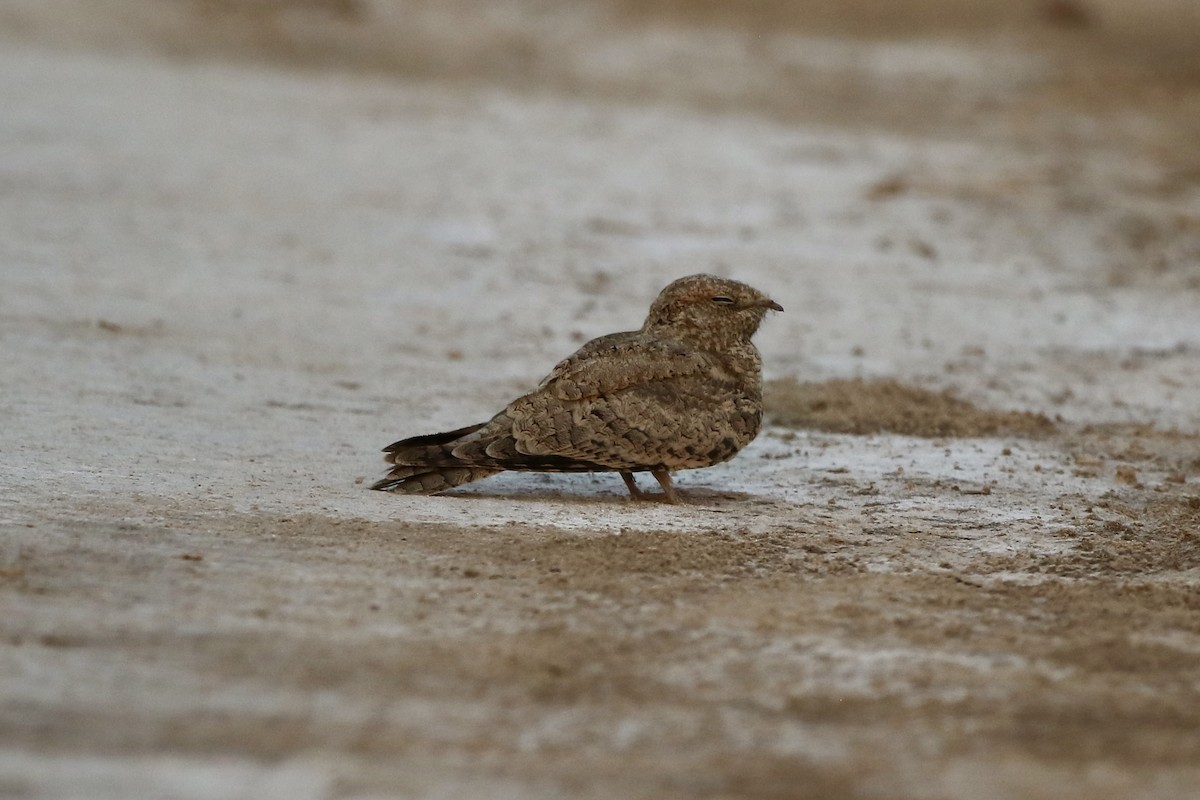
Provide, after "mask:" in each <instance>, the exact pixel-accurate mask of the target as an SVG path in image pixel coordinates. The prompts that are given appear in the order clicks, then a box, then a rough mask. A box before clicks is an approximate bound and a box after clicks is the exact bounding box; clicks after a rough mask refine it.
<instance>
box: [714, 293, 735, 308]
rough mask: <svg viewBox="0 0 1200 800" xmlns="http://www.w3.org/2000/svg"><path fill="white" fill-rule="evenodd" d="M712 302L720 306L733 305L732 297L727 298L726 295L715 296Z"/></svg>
mask: <svg viewBox="0 0 1200 800" xmlns="http://www.w3.org/2000/svg"><path fill="white" fill-rule="evenodd" d="M712 301H713V302H714V303H717V304H718V305H722V306H731V305H733V298H732V297H730V296H728V295H724V294H719V295H717V296H716V297H714V298H713V299H712Z"/></svg>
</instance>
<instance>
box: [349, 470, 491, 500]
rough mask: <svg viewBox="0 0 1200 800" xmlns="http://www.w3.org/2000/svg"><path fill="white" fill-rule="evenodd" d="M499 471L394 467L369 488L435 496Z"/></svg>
mask: <svg viewBox="0 0 1200 800" xmlns="http://www.w3.org/2000/svg"><path fill="white" fill-rule="evenodd" d="M500 471H501V470H498V469H482V468H479V467H407V466H404V467H395V468H393V469H392V471H391V472H389V473H388V475H387V477H386V478H384V479H383V480H381V481H378V482H376V483H374V484H372V485H371V488H372V489H378V490H379V491H381V492H397V493H399V494H436V493H437V492H444V491H445V490H447V489H453V488H454V487H455V486H462V485H463V484H464V483H470V482H471V481H477V480H479V479H480V478H488V477H491V476H492V475H495V474H496V473H497V472H500Z"/></svg>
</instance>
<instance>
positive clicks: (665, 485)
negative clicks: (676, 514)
mask: <svg viewBox="0 0 1200 800" xmlns="http://www.w3.org/2000/svg"><path fill="white" fill-rule="evenodd" d="M650 474H651V475H653V476H654V479H655V480H656V481H658V485H659V486H661V487H662V490H663V493H662V494H661V495H657V496H656V497H655V499H661V500H662V501H663V502H664V503H670V504H671V505H678V503H679V493H678V492H676V491H675V487H674V486H672V485H671V473H670V472H668V471H667V470H665V469H654V470H651V471H650Z"/></svg>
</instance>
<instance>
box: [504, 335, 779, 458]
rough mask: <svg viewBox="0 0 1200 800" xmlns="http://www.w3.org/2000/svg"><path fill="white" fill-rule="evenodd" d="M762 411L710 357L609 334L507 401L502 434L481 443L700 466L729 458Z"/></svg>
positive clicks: (546, 453) (520, 450)
mask: <svg viewBox="0 0 1200 800" xmlns="http://www.w3.org/2000/svg"><path fill="white" fill-rule="evenodd" d="M501 417H503V420H502V421H501ZM760 419H761V410H760V409H759V407H758V405H757V403H756V402H755V400H754V398H751V397H749V396H748V395H747V393H746V391H745V390H744V387H742V386H741V384H740V383H739V382H738V380H737V379H736V378H735V376H733V375H731V374H730V373H729V372H728V371H727V370H726V368H725V367H724V365H723V364H721V363H720V362H719V361H718V360H717V359H716V358H715V357H713V356H712V355H709V354H707V353H704V352H702V351H698V350H695V349H693V348H689V347H687V346H686V345H683V344H680V343H678V342H674V341H670V340H663V339H661V338H655V337H648V336H645V335H643V334H614V335H613V336H609V337H602V338H601V339H598V340H595V341H593V342H589V343H588V344H587V345H585V346H584V347H583V348H581V349H580V350H579V352H577V353H575V354H574V355H573V356H571V357H569V358H567V359H566V360H564V361H563V362H561V363H560V364H559V365H558V366H556V367H555V368H554V370H553V371H552V372H551V373H550V375H549V376H547V378H546V380H544V381H543V382H542V384H541V386H540V387H539V388H538V389H537V391H534V392H532V393H530V394H528V395H525V396H524V397H521V398H519V399H517V400H515V401H514V402H512V403H511V404H509V406H508V408H506V409H505V411H504V412H503V414H502V415H500V417H497V419H496V420H494V422H500V423H501V427H502V428H503V433H501V431H500V430H498V429H497V430H496V433H497V434H500V435H498V436H497V437H496V438H495V439H494V440H493V441H492V442H491V443H489V444H488V446H487V448H486V449H487V452H488V453H489V454H495V455H500V454H503V455H505V456H508V457H510V458H515V457H517V456H519V455H525V456H530V457H542V458H546V457H552V458H560V459H567V460H573V461H578V462H581V463H586V464H593V465H599V466H600V467H604V468H608V469H623V470H637V469H652V468H656V467H660V466H665V467H680V468H682V467H699V466H708V465H710V464H713V463H717V462H718V461H723V460H725V459H727V458H729V457H731V456H732V455H733V454H734V453H736V452H737V451H738V450H739V449H741V447H742V446H744V445H745V444H746V443H747V442H749V441H750V439H752V438H753V437H754V435H755V433H757V431H758V425H759V421H760ZM489 427H491V425H489Z"/></svg>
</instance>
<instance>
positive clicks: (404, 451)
mask: <svg viewBox="0 0 1200 800" xmlns="http://www.w3.org/2000/svg"><path fill="white" fill-rule="evenodd" d="M772 309H773V310H775V311H783V308H782V306H780V305H779V304H778V303H776V302H775V301H774V300H772V299H770V298H769V297H767V296H766V295H764V294H762V293H761V292H759V291H757V290H756V289H753V288H751V287H749V286H747V285H746V284H744V283H738V282H737V281H731V280H726V279H724V278H718V277H715V276H713V275H691V276H688V277H686V278H680V279H679V280H677V281H675V282H674V283H672V284H671V285H669V286H667V288H665V289H663V290H662V292H661V293H660V294H659V295H658V298H657V299H656V300H655V301H654V303H653V304H652V305H651V306H650V313H649V315H648V316H647V317H646V321H645V323H644V324H643V325H642V327H641V329H640V330H636V331H628V332H625V333H612V334H609V335H608V336H601V337H600V338H598V339H593V340H592V341H590V342H588V343H587V344H585V345H584V346H583V347H581V348H579V350H578V351H576V352H575V353H574V355H571V356H570V357H568V358H567V359H565V360H564V361H561V362H560V363H559V364H558V366H556V367H555V368H554V370H553V371H551V373H550V374H549V375H547V376H546V378H545V380H543V381H542V382H541V385H539V386H538V388H537V389H535V390H534V391H532V392H530V393H529V394H527V395H525V396H523V397H518V398H517V399H516V400H514V401H512V402H511V403H509V404H508V407H507V408H505V409H504V410H503V411H501V412H500V413H499V414H497V415H496V416H494V417H492V419H491V420H489V421H488V422H481V423H479V424H478V425H470V426H468V427H466V428H459V429H458V430H453V431H447V432H445V433H434V434H430V435H427V436H414V437H412V438H411V439H403V440H401V441H399V442H396V443H395V444H392V445H388V446H387V447H385V448H384V452H385V453H387V456H386V458H387V461H388V462H389V463H391V464H394V465H395V467H394V468H393V469H392V471H391V472H389V473H388V476H387V477H386V478H384V479H383V480H381V481H379V482H378V483H376V484H375V485H373V486H372V487H371V488H372V489H379V490H383V491H391V492H401V493H404V494H435V493H437V492H441V491H444V490H446V489H451V488H453V487H455V486H461V485H463V484H464V483H469V482H471V481H476V480H479V479H480V478H486V477H489V476H491V475H495V474H497V473H498V472H503V471H504V470H526V471H544V472H619V473H621V477H622V479H624V481H625V485H626V486H627V487H628V488H629V492H630V494H632V495H633V497H634V498H635V499H638V500H643V499H645V500H663V501H665V502H668V503H676V502H678V501H679V500H678V494H677V493H676V491H675V489H674V488H673V487H672V485H671V472H672V471H674V470H679V469H695V468H697V467H710V466H712V465H713V464H719V463H721V462H722V461H726V460H728V459H730V458H732V457H733V456H734V455H736V454H737V452H738V451H739V450H741V449H742V448H743V447H745V446H746V445H747V444H749V443H750V441H751V440H752V439H753V438H754V437H755V436H756V435H757V434H758V429H759V426H760V425H761V423H762V358H761V356H759V353H758V348H756V347H755V346H754V344H753V343H752V342H751V341H750V337H751V336H753V335H754V333H755V331H757V330H758V326H759V325H760V324H761V323H762V320H763V316H764V315H765V314H766V312H767V311H768V310H772ZM635 472H649V473H650V474H652V475H653V476H654V477H655V478H656V479H657V480H658V482H659V484H660V485H661V486H662V489H663V491H662V494H654V495H651V494H646V493H643V492H642V491H641V490H639V489H638V487H637V483H636V482H635V481H634V478H633V473H635Z"/></svg>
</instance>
